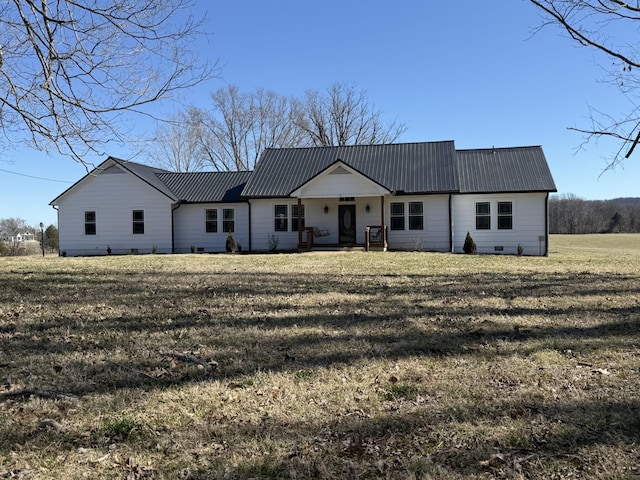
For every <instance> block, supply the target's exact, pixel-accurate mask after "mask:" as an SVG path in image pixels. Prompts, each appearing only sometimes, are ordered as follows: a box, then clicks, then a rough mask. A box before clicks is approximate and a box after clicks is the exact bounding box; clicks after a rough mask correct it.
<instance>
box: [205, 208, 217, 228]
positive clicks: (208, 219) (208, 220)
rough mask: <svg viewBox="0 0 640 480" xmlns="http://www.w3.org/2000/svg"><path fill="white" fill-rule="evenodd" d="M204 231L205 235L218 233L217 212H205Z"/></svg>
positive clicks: (213, 210)
mask: <svg viewBox="0 0 640 480" xmlns="http://www.w3.org/2000/svg"><path fill="white" fill-rule="evenodd" d="M205 231H206V232H207V233H216V232H217V231H218V210H217V209H215V208H213V209H207V210H205Z"/></svg>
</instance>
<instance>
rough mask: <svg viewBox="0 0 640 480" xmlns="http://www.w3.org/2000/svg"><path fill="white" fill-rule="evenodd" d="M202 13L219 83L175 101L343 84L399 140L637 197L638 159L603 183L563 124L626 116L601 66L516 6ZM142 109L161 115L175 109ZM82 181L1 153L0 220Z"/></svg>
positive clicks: (207, 7)
mask: <svg viewBox="0 0 640 480" xmlns="http://www.w3.org/2000/svg"><path fill="white" fill-rule="evenodd" d="M203 11H207V12H208V13H207V15H208V22H207V30H208V32H210V33H211V36H210V38H209V41H208V43H206V42H202V43H201V44H199V45H198V46H197V48H198V49H199V50H200V51H201V52H202V53H204V54H206V55H208V56H209V57H210V58H211V59H216V58H217V59H219V61H220V66H221V77H220V78H219V79H214V80H211V81H209V82H208V83H207V84H204V85H201V86H199V87H198V88H195V89H193V90H192V91H189V92H186V93H185V96H184V97H183V98H182V99H180V102H182V103H183V104H187V103H189V102H193V103H196V104H198V105H200V106H206V105H207V104H208V96H209V93H210V92H212V91H215V90H217V89H218V88H221V87H225V86H227V85H229V84H235V85H238V86H239V87H240V89H241V91H250V90H253V89H255V88H258V87H261V88H265V89H270V90H274V91H275V92H277V93H279V94H282V95H293V96H300V95H302V94H303V93H304V91H305V90H309V89H316V90H324V89H326V88H327V87H328V86H329V85H330V84H331V83H333V82H336V81H338V82H344V83H348V84H355V85H357V87H358V88H359V89H362V90H365V91H366V92H367V98H368V99H369V101H370V102H371V103H372V104H374V105H375V106H376V107H378V108H379V109H380V110H382V112H383V118H385V119H388V120H397V121H398V122H401V123H404V124H406V125H407V127H408V129H407V131H406V133H405V134H404V135H403V136H402V137H401V138H400V139H399V141H401V142H421V141H437V140H455V142H456V146H457V148H486V147H491V146H496V147H511V146H524V145H541V146H542V147H543V149H544V152H545V155H546V157H547V160H548V162H549V165H550V167H551V171H552V173H553V175H554V178H555V180H556V184H557V187H558V193H573V194H575V195H578V196H579V197H582V198H586V199H607V198H614V197H620V196H640V188H639V187H638V181H637V179H638V178H640V175H639V174H640V156H639V155H640V153H637V154H636V156H635V158H634V157H632V158H631V159H630V160H627V161H626V163H625V164H624V165H623V167H619V168H617V169H616V170H614V171H607V172H604V173H603V168H604V167H605V166H606V164H607V159H608V158H609V157H610V156H611V154H612V153H614V151H615V150H616V149H617V145H616V144H614V143H611V142H609V141H604V140H601V141H599V142H595V141H593V140H592V141H591V142H590V143H588V144H587V145H583V146H582V147H581V144H582V143H583V140H584V138H583V136H582V135H581V134H579V133H576V132H573V131H570V130H568V128H567V127H588V126H589V119H588V109H589V106H592V107H594V108H600V109H606V110H607V111H608V112H611V113H618V112H622V111H626V110H627V109H628V107H629V105H628V104H627V103H626V102H627V100H626V99H624V97H622V96H621V95H620V94H619V93H618V92H617V91H616V90H615V89H613V88H612V87H610V86H609V85H607V84H605V83H604V80H605V78H606V76H605V71H604V70H603V68H602V66H601V65H599V63H598V62H600V63H601V64H602V65H605V66H607V65H609V64H610V62H609V61H607V60H602V59H599V58H597V57H596V56H595V55H594V53H593V52H590V51H588V50H586V49H581V48H578V47H576V46H575V45H574V44H573V43H571V42H570V41H569V40H568V39H567V38H566V36H563V34H562V32H561V31H560V30H559V29H557V28H545V29H543V30H542V31H540V32H538V33H536V34H535V35H532V30H533V29H534V28H535V27H537V26H539V25H540V24H541V22H542V18H541V17H540V15H539V11H538V9H536V8H535V7H534V6H533V5H531V3H530V2H528V1H526V0H486V1H483V2H478V1H477V0H459V1H456V2H430V1H424V0H400V1H398V2H395V3H393V4H391V3H390V2H387V1H379V0H367V1H361V0H350V1H344V0H340V1H337V0H325V1H323V2H308V1H300V0H279V1H277V2H264V1H263V0H245V1H242V2H232V1H221V0H217V1H208V0H199V2H198V3H197V5H196V12H195V13H196V14H198V13H201V12H203ZM634 43H635V40H634ZM155 108H156V113H162V112H171V111H173V110H176V109H179V108H180V103H172V104H169V103H168V104H165V105H158V106H157V107H155ZM129 121H130V122H131V125H135V127H136V128H137V129H138V130H139V131H140V132H144V133H146V134H149V135H152V134H153V132H154V130H155V124H154V123H153V122H151V121H149V120H147V119H145V118H144V117H142V118H141V117H131V118H130V119H129ZM138 148H139V147H138V146H135V147H134V146H132V145H117V144H114V145H113V147H112V149H110V150H109V151H108V152H107V153H108V154H111V155H115V156H119V157H121V158H129V159H132V160H138V161H144V160H145V158H144V156H137V157H135V158H132V156H134V155H136V154H137V153H138ZM104 158H105V157H97V156H96V157H91V158H87V161H88V162H90V163H94V164H98V163H100V162H101V161H102V160H104ZM9 172H12V173H9ZM85 173H86V171H85V169H84V167H83V166H82V165H79V164H77V163H76V162H74V161H73V160H71V159H68V158H65V157H60V156H55V155H47V154H44V153H41V152H38V151H34V150H26V149H15V150H12V151H5V152H3V153H2V155H1V156H0V218H6V217H20V218H24V219H25V220H26V221H27V223H28V224H29V225H37V224H38V223H39V222H41V221H42V222H44V223H45V224H47V225H48V224H51V223H54V224H55V223H56V213H55V211H54V210H53V209H52V208H51V207H50V206H49V205H48V203H49V202H50V201H51V200H52V199H53V198H55V197H56V196H57V195H58V194H60V193H61V192H62V191H64V190H65V189H66V188H67V187H68V186H69V185H70V183H65V182H75V181H76V180H78V179H79V178H80V177H82V176H83V175H84V174H85ZM24 175H30V176H31V177H40V178H42V179H38V178H31V177H29V176H24ZM44 179H47V180H44ZM52 180H56V181H52Z"/></svg>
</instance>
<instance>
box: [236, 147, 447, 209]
mask: <svg viewBox="0 0 640 480" xmlns="http://www.w3.org/2000/svg"><path fill="white" fill-rule="evenodd" d="M337 160H341V161H342V162H343V163H345V164H347V165H349V166H351V167H353V168H354V169H355V170H357V171H359V172H360V173H362V174H363V175H365V176H366V177H368V178H370V179H371V180H373V181H375V182H376V183H378V184H380V185H382V186H384V187H386V188H387V189H388V190H390V191H392V192H396V193H403V192H406V193H434V192H453V191H457V190H458V182H457V172H456V168H455V147H454V143H453V141H444V142H423V143H399V144H386V145H352V146H341V147H311V148H280V149H266V150H265V151H264V152H263V153H262V155H261V157H260V161H259V162H258V163H257V165H256V169H255V171H254V172H253V175H252V177H251V179H250V180H249V181H248V182H247V185H246V187H245V188H244V190H243V192H242V195H243V196H246V197H285V196H289V194H290V193H291V192H293V191H294V190H295V189H297V188H298V187H300V186H301V185H303V184H304V183H306V182H307V181H308V180H310V179H311V178H313V177H315V176H316V175H318V174H319V173H320V172H322V171H323V170H325V169H326V168H327V167H329V166H330V165H331V164H333V163H334V162H336V161H337Z"/></svg>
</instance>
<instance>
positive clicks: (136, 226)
mask: <svg viewBox="0 0 640 480" xmlns="http://www.w3.org/2000/svg"><path fill="white" fill-rule="evenodd" d="M133 233H134V235H142V234H144V210H134V211H133Z"/></svg>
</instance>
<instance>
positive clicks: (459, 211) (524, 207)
mask: <svg viewBox="0 0 640 480" xmlns="http://www.w3.org/2000/svg"><path fill="white" fill-rule="evenodd" d="M545 201H546V194H545V193H514V194H484V195H471V194H470V195H454V196H453V219H454V222H453V227H454V228H453V232H454V233H453V244H454V252H456V253H462V251H463V250H462V247H463V245H464V239H465V237H466V235H467V232H469V233H470V234H471V237H472V238H473V241H474V242H475V243H476V247H477V252H478V253H498V254H499V253H504V254H517V253H518V245H521V246H522V248H523V253H524V254H525V255H544V254H545V252H546V245H545V240H540V238H541V237H542V238H546V237H545V231H546V217H545V211H546V210H545ZM476 202H490V205H491V228H490V229H489V230H477V229H476ZM498 202H512V208H513V228H512V229H511V230H499V229H498V218H497V217H498ZM496 247H502V250H501V251H500V250H496Z"/></svg>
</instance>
